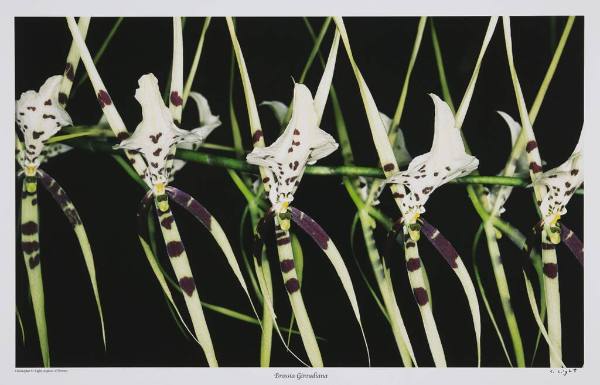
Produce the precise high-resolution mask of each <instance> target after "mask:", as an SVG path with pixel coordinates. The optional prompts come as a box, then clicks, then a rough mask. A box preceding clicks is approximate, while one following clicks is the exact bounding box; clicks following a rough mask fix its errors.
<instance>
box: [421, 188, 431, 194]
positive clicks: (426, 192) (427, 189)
mask: <svg viewBox="0 0 600 385" xmlns="http://www.w3.org/2000/svg"><path fill="white" fill-rule="evenodd" d="M431 190H433V187H425V188H424V189H423V191H422V193H423V194H429V193H430V192H431Z"/></svg>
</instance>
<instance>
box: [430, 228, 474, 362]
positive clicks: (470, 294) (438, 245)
mask: <svg viewBox="0 0 600 385" xmlns="http://www.w3.org/2000/svg"><path fill="white" fill-rule="evenodd" d="M421 231H422V232H423V234H425V237H426V238H427V239H428V240H429V242H431V244H432V245H433V247H435V249H436V250H437V251H438V252H439V253H440V255H441V256H442V257H443V258H444V259H445V260H446V262H448V264H449V265H450V267H451V268H452V270H453V271H454V273H455V274H456V275H457V277H458V279H459V280H460V283H461V285H462V286H463V290H464V291H465V294H466V296H467V301H468V302H469V308H470V310H471V317H472V318H473V327H474V329H475V339H476V341H477V366H478V367H479V366H480V365H481V315H480V312H479V301H478V300H477V292H476V291H475V285H473V281H472V280H471V277H470V276H469V272H468V271H467V268H466V267H465V265H464V263H463V262H462V259H461V258H460V256H459V255H458V252H457V251H456V249H455V248H454V246H452V244H451V243H450V242H449V241H448V240H447V239H446V237H444V236H443V235H442V233H440V231H439V230H438V229H436V228H435V227H433V226H432V225H431V224H430V223H429V222H427V221H426V220H424V219H421Z"/></svg>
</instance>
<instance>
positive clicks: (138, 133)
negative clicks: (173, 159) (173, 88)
mask: <svg viewBox="0 0 600 385" xmlns="http://www.w3.org/2000/svg"><path fill="white" fill-rule="evenodd" d="M138 85H139V87H138V89H137V90H136V91H135V98H136V99H137V101H138V102H139V103H140V105H141V106H142V121H141V122H140V124H138V126H137V127H136V129H135V131H134V132H133V134H132V135H131V136H130V137H129V138H127V139H124V140H122V141H121V143H119V144H118V145H117V146H115V148H121V149H127V150H131V151H135V152H139V153H140V154H141V155H142V156H143V158H144V160H145V161H146V163H147V165H148V167H147V169H146V173H147V178H148V180H149V187H151V188H152V190H153V192H154V194H155V195H156V196H157V197H159V196H163V195H164V194H165V187H166V185H167V182H168V180H169V176H170V170H169V169H168V167H167V161H168V160H169V158H170V155H169V154H170V152H171V150H172V148H173V146H176V145H177V144H178V143H181V142H184V141H186V142H190V143H195V142H198V141H201V140H202V138H204V130H201V129H202V127H201V129H197V130H192V131H187V130H183V129H181V128H179V127H177V125H176V124H175V123H174V121H173V117H172V115H171V112H170V111H169V108H168V107H167V106H166V105H165V104H164V102H163V100H162V97H161V94H160V90H159V88H158V80H157V79H156V77H155V76H154V75H153V74H146V75H143V76H142V77H141V78H140V79H139V80H138ZM164 202H165V207H164V208H165V209H166V208H168V205H167V204H166V200H164Z"/></svg>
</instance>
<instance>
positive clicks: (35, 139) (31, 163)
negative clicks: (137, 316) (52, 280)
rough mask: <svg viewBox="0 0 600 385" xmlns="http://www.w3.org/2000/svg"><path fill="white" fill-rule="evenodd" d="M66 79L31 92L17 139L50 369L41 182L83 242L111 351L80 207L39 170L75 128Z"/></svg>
mask: <svg viewBox="0 0 600 385" xmlns="http://www.w3.org/2000/svg"><path fill="white" fill-rule="evenodd" d="M62 83H63V76H62V75H56V76H52V77H50V78H48V79H47V80H46V81H45V82H44V84H43V85H42V86H41V87H40V89H39V90H38V91H33V90H30V91H26V92H23V93H22V94H21V97H20V98H19V99H18V100H17V101H16V108H15V120H16V124H17V127H18V128H19V131H20V133H21V135H22V137H23V142H21V140H20V139H19V138H18V137H17V138H16V141H17V156H16V158H17V163H18V164H19V166H20V168H21V171H19V172H18V176H19V177H20V176H22V175H24V180H23V191H22V198H21V246H22V250H23V254H24V257H25V265H26V268H27V276H28V281H29V288H30V293H31V298H32V303H33V309H34V314H35V321H36V326H37V330H38V337H39V343H40V348H41V351H42V359H43V363H44V366H50V351H49V346H48V334H47V327H46V319H45V318H46V317H45V308H44V289H43V284H42V272H41V260H42V258H41V254H40V243H39V212H38V207H37V182H38V181H40V182H41V184H42V186H44V188H46V190H48V192H49V193H50V194H51V196H52V197H53V198H54V199H55V200H56V202H57V203H58V204H59V206H60V207H61V209H62V211H63V214H64V215H65V216H66V217H67V219H68V220H69V222H70V224H71V226H72V227H73V231H74V232H75V235H76V236H77V239H78V241H79V244H80V247H81V251H82V253H83V257H84V260H85V264H86V267H87V270H88V274H89V276H90V281H91V284H92V289H93V292H94V298H95V301H96V305H97V308H98V313H99V316H100V323H101V328H102V338H103V341H104V344H105V346H106V336H105V332H104V318H103V314H102V307H101V305H100V297H99V293H98V286H97V283H96V271H95V267H94V259H93V255H92V251H91V247H90V243H89V240H88V238H87V234H86V232H85V228H84V226H83V222H82V221H81V218H80V217H79V214H78V213H77V210H76V209H75V206H74V205H73V203H72V202H71V200H70V199H69V197H68V196H67V194H66V192H65V191H64V190H63V189H62V188H61V187H60V185H59V184H58V183H57V182H56V181H55V180H54V179H53V178H52V177H51V176H50V175H48V174H46V173H45V172H44V171H42V170H41V169H40V168H39V166H40V164H41V163H42V162H44V161H45V160H46V159H47V158H48V157H50V156H51V155H53V153H60V152H62V151H63V150H64V148H62V147H54V148H50V151H49V149H47V148H46V141H48V140H49V139H51V138H52V137H53V136H54V135H55V134H56V133H58V132H59V131H60V130H61V128H63V127H65V126H70V125H72V124H73V123H72V120H71V117H70V116H69V114H68V113H67V112H66V111H65V109H64V105H65V104H66V101H64V103H59V89H60V87H61V84H62Z"/></svg>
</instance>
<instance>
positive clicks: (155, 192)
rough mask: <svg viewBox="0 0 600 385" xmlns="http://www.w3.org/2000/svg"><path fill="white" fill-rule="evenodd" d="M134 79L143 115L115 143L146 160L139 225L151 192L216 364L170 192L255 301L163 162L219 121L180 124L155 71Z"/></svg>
mask: <svg viewBox="0 0 600 385" xmlns="http://www.w3.org/2000/svg"><path fill="white" fill-rule="evenodd" d="M138 84H139V87H138V89H137V90H136V93H135V98H136V99H137V101H138V102H139V103H140V105H141V107H142V121H141V122H140V123H139V124H138V126H137V128H136V130H135V131H134V133H133V134H132V135H131V136H130V137H129V138H127V139H124V140H122V141H121V143H119V144H118V145H117V146H116V148H121V149H127V150H130V151H133V152H136V153H139V154H141V156H142V158H143V159H144V161H145V162H146V163H147V166H148V167H147V168H146V170H147V175H146V178H145V180H146V181H148V187H149V188H150V190H149V191H148V193H147V194H146V195H145V196H144V198H143V199H142V202H141V204H140V209H139V211H138V217H139V218H140V223H141V224H143V225H141V226H140V227H141V228H142V229H144V226H145V221H144V220H142V219H143V218H145V217H146V213H147V211H148V206H149V204H150V201H151V200H152V197H154V200H155V204H156V209H157V210H156V213H157V217H158V220H159V222H160V226H161V231H162V233H163V237H164V240H165V245H166V248H167V254H168V255H169V257H170V258H169V260H170V261H171V264H172V266H173V270H174V271H175V274H176V276H177V280H178V282H179V285H180V287H181V289H182V290H183V293H184V294H185V295H184V297H185V300H186V305H187V306H188V310H189V312H190V316H191V318H192V324H193V327H194V331H195V334H196V337H197V341H198V343H199V344H200V345H201V346H202V348H203V349H204V352H205V354H206V357H207V360H208V363H209V365H210V366H217V365H218V364H217V360H216V357H215V353H214V348H213V345H212V340H211V338H210V334H209V332H208V326H207V325H206V321H205V319H204V315H203V311H202V306H201V304H200V298H199V296H198V293H197V290H196V284H195V281H194V277H193V274H192V271H191V268H190V265H189V262H188V258H187V253H186V251H185V248H184V245H183V243H182V242H181V238H180V236H179V232H178V230H177V225H176V222H175V219H174V217H173V214H172V213H171V209H170V207H169V198H171V199H172V200H173V201H175V203H177V204H178V205H180V206H182V207H183V208H184V209H186V210H187V211H189V212H190V213H191V214H192V215H193V216H194V217H195V218H196V219H197V220H199V221H200V222H201V223H202V224H203V225H204V226H205V227H206V228H207V229H208V230H209V232H210V233H211V234H212V235H213V237H214V238H215V239H216V240H217V242H218V243H219V246H220V247H221V248H222V250H223V252H224V253H225V256H226V258H227V260H228V263H229V265H230V267H231V268H232V270H233V271H234V274H235V275H236V277H237V279H238V281H239V282H240V284H241V286H242V288H243V289H244V291H245V293H246V295H247V296H248V299H249V300H250V304H251V306H252V308H253V309H254V305H253V304H252V300H251V299H250V295H249V293H248V289H247V287H246V283H245V281H244V278H243V276H242V273H241V271H240V269H239V266H238V264H237V261H236V258H235V255H234V253H233V250H232V248H231V245H230V244H229V241H228V240H227V237H226V236H225V233H224V232H223V229H222V228H221V226H220V225H219V223H218V222H217V221H216V220H215V219H214V218H213V217H212V215H211V214H210V213H209V212H208V211H207V210H206V209H205V208H204V207H203V206H202V205H201V204H200V203H198V202H197V201H196V200H195V199H194V198H193V197H191V196H190V195H188V194H186V193H185V192H183V191H181V190H179V189H177V188H175V187H172V186H169V185H168V181H169V179H170V176H171V169H170V168H169V167H168V166H167V162H168V161H169V160H170V159H172V155H171V154H172V151H173V150H174V148H175V146H176V145H177V144H179V143H190V144H191V145H192V146H193V145H195V144H197V143H201V142H203V141H204V140H205V139H206V136H207V135H208V134H209V133H210V131H212V130H213V129H214V128H215V127H216V126H217V125H218V118H216V119H213V120H212V122H211V125H204V126H201V127H198V128H196V129H193V130H191V131H187V130H183V129H181V128H179V127H177V125H176V124H175V123H174V120H173V116H172V113H171V111H169V109H168V108H167V106H165V104H164V102H163V101H162V97H161V94H160V90H159V88H158V80H157V79H156V77H155V76H154V75H153V74H146V75H143V76H142V77H141V78H140V79H139V81H138ZM140 234H142V235H140V241H141V242H142V245H143V246H144V248H145V249H146V246H147V245H148V240H147V239H146V238H145V236H144V235H145V231H144V230H141V232H140ZM257 318H258V316H257Z"/></svg>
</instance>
